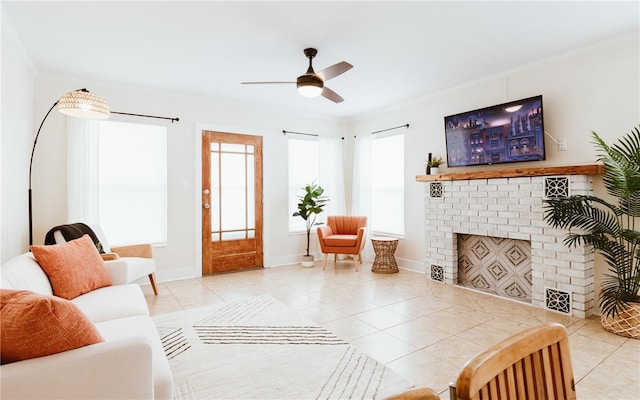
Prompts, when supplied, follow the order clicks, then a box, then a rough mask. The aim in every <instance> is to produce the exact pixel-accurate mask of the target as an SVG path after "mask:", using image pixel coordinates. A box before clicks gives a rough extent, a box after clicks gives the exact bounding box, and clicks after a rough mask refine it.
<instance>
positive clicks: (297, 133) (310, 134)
mask: <svg viewBox="0 0 640 400" xmlns="http://www.w3.org/2000/svg"><path fill="white" fill-rule="evenodd" d="M282 133H283V134H285V135H286V134H287V133H291V134H292V135H304V136H315V137H318V136H320V135H318V134H317V133H303V132H292V131H285V130H284V129H283V130H282Z"/></svg>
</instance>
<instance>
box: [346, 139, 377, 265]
mask: <svg viewBox="0 0 640 400" xmlns="http://www.w3.org/2000/svg"><path fill="white" fill-rule="evenodd" d="M371 143H372V138H371V135H367V134H365V135H361V136H357V137H356V138H355V144H354V155H353V185H352V189H351V190H352V193H351V199H352V200H351V201H352V204H351V214H352V215H366V216H367V218H368V224H367V244H366V245H365V248H364V251H363V254H362V257H363V258H364V259H365V260H366V261H371V260H373V257H374V255H375V253H374V252H373V248H372V247H371V240H370V239H371V235H372V231H371V226H372V222H373V221H372V215H371V196H372V189H371V182H372V181H371Z"/></svg>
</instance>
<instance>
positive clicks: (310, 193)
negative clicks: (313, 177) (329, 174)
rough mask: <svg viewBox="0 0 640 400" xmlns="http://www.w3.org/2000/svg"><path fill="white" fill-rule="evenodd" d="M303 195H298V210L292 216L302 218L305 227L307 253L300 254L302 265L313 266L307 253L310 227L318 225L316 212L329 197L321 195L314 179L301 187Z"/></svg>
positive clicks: (319, 210)
mask: <svg viewBox="0 0 640 400" xmlns="http://www.w3.org/2000/svg"><path fill="white" fill-rule="evenodd" d="M302 189H303V190H304V196H298V199H300V201H298V211H296V212H294V213H293V216H294V217H301V218H302V219H304V221H305V224H306V227H307V253H306V255H304V256H302V266H303V267H313V261H314V260H313V256H312V255H311V254H309V243H310V241H311V227H313V226H314V225H319V224H320V223H319V222H318V223H316V218H317V217H318V214H320V213H321V212H322V211H324V210H323V209H322V208H323V207H324V206H325V205H326V204H327V202H328V201H329V198H328V197H326V196H323V193H324V189H323V188H322V187H321V186H319V185H316V183H315V181H313V182H312V183H311V184H308V185H306V186H305V187H303V188H302Z"/></svg>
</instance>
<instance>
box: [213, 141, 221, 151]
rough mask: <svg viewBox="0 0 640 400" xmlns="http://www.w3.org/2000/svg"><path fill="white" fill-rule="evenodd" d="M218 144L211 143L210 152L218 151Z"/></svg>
mask: <svg viewBox="0 0 640 400" xmlns="http://www.w3.org/2000/svg"><path fill="white" fill-rule="evenodd" d="M219 149H220V144H219V143H218V142H211V151H219Z"/></svg>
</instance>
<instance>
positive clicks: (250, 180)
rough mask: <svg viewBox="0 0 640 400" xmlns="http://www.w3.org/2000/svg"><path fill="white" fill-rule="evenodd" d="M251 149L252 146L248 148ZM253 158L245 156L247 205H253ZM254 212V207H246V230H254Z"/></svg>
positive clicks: (249, 155)
mask: <svg viewBox="0 0 640 400" xmlns="http://www.w3.org/2000/svg"><path fill="white" fill-rule="evenodd" d="M248 147H253V146H248ZM253 160H254V156H253V155H251V154H248V155H247V204H255V197H256V196H255V186H254V184H253V183H254V180H255V171H254V167H255V165H254V161H253ZM255 215H256V210H255V208H254V207H247V222H248V224H247V228H249V229H255V227H256V218H255Z"/></svg>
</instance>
